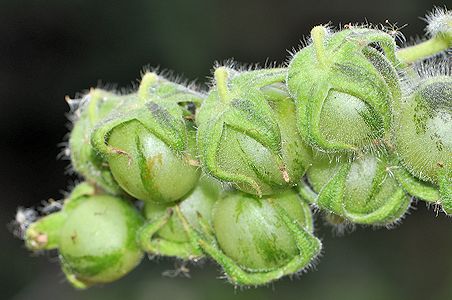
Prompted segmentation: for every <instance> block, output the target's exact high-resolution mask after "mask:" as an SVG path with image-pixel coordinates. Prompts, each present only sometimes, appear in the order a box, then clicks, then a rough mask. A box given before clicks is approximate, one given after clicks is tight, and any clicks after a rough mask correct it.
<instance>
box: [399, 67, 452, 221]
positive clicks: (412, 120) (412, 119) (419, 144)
mask: <svg viewBox="0 0 452 300" xmlns="http://www.w3.org/2000/svg"><path fill="white" fill-rule="evenodd" d="M439 65H440V68H439V69H443V70H445V71H446V72H445V73H449V72H450V70H452V68H451V60H448V61H447V62H446V63H445V64H444V65H442V64H439ZM430 67H431V68H433V69H435V68H438V67H437V66H436V67H435V66H430ZM430 72H431V71H430ZM409 84H411V85H412V86H411V87H409V88H408V91H407V92H406V95H405V96H404V98H403V99H402V101H400V102H399V103H397V105H395V109H394V110H395V126H394V140H395V141H394V143H395V148H396V152H397V154H398V155H399V157H400V159H401V161H402V163H403V165H404V166H405V167H406V168H407V169H408V170H409V171H410V172H411V173H412V174H413V175H414V176H416V177H417V178H419V179H421V180H424V181H428V182H431V183H433V184H434V185H436V186H438V187H439V189H440V192H441V198H442V199H441V203H442V206H443V209H444V210H445V211H446V212H447V213H448V214H452V76H450V75H443V76H441V75H439V74H438V76H431V77H428V76H427V78H423V79H420V80H419V82H416V83H412V82H411V83H409Z"/></svg>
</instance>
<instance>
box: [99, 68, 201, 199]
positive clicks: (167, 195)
mask: <svg viewBox="0 0 452 300" xmlns="http://www.w3.org/2000/svg"><path fill="white" fill-rule="evenodd" d="M203 97H204V96H203V95H202V94H200V93H197V92H195V91H192V90H190V89H188V88H186V87H184V86H182V85H179V84H176V83H173V82H170V81H168V80H166V79H164V78H162V77H159V76H157V75H156V74H154V73H147V74H145V75H144V76H143V79H142V82H141V84H140V88H139V90H138V100H139V101H138V102H137V103H136V104H135V105H132V106H130V105H125V106H123V107H120V108H118V109H116V110H115V111H114V112H113V113H112V114H111V115H110V116H109V117H108V118H107V119H106V120H104V121H103V122H102V123H100V124H98V126H96V128H95V129H94V131H93V133H92V135H91V143H92V145H93V147H94V149H95V150H96V151H98V153H99V154H100V155H102V156H103V157H104V158H105V160H106V161H107V162H108V165H109V168H110V170H111V172H112V174H113V176H114V178H115V180H116V181H117V182H118V184H119V185H120V186H121V188H123V189H124V190H125V191H126V192H127V193H129V194H130V195H132V196H133V197H135V198H137V199H140V200H143V201H146V202H149V201H152V202H156V203H169V202H174V201H177V200H179V199H181V198H183V197H184V196H185V195H186V194H187V193H188V192H190V190H192V189H193V187H194V186H195V185H196V182H197V180H198V177H199V174H200V172H199V170H198V167H197V165H198V162H197V161H196V160H195V158H196V140H195V139H196V137H195V135H196V133H195V129H194V124H193V122H192V121H191V119H192V118H193V112H191V111H190V110H189V109H188V108H187V107H189V104H190V103H200V102H201V101H202V100H203Z"/></svg>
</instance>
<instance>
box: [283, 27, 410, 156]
mask: <svg viewBox="0 0 452 300" xmlns="http://www.w3.org/2000/svg"><path fill="white" fill-rule="evenodd" d="M311 37H312V44H310V45H308V46H306V47H305V48H303V49H301V50H300V51H299V52H298V53H296V54H295V55H294V57H293V58H292V60H291V62H290V65H289V68H288V77H287V84H288V88H289V91H290V93H291V95H292V96H293V97H294V99H295V103H296V107H297V125H298V129H299V131H300V133H301V135H302V136H303V138H304V139H305V140H306V141H307V142H308V143H309V144H310V145H311V146H313V147H315V148H317V149H319V150H321V151H323V152H338V151H358V150H363V149H375V148H377V149H378V148H380V146H381V145H382V144H384V143H385V138H386V135H387V134H388V133H389V132H390V128H391V120H392V112H391V104H392V102H393V101H394V99H396V98H400V93H401V91H400V85H399V80H398V76H397V73H396V70H395V68H394V66H395V65H397V63H398V62H397V59H396V57H395V42H394V38H393V37H391V36H390V35H388V34H386V33H384V32H382V31H379V30H375V29H368V28H351V29H345V30H342V31H339V32H337V33H329V32H328V30H327V29H326V28H325V27H322V26H317V27H315V28H314V29H312V31H311ZM373 46H377V48H378V49H381V50H382V53H381V52H379V51H378V50H377V49H375V48H374V47H373Z"/></svg>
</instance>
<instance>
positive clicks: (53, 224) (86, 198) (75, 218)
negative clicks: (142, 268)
mask: <svg viewBox="0 0 452 300" xmlns="http://www.w3.org/2000/svg"><path fill="white" fill-rule="evenodd" d="M142 224H143V218H142V217H141V215H140V214H139V213H138V211H137V210H136V209H135V208H134V207H133V206H132V205H131V204H130V203H128V202H127V201H124V200H122V199H120V198H117V197H113V196H108V195H102V194H97V195H96V194H94V190H92V189H91V190H90V187H89V186H88V185H86V184H83V185H82V186H80V187H79V188H77V189H76V190H74V192H73V193H72V194H71V195H70V196H69V198H68V199H66V200H65V203H64V206H63V208H62V210H61V211H59V212H55V213H52V214H50V215H48V216H46V217H44V218H42V219H40V220H38V221H37V222H36V223H34V224H32V225H30V227H29V228H28V229H27V232H26V235H25V239H26V245H27V246H28V247H29V248H30V249H32V250H39V249H54V248H57V249H58V251H59V254H60V260H61V265H62V269H63V271H64V272H65V274H66V276H67V279H68V280H69V281H70V282H71V283H72V284H73V285H74V286H75V287H77V288H86V287H88V286H90V285H93V284H98V283H107V282H112V281H115V280H117V279H119V278H121V277H123V276H124V275H126V274H127V273H129V272H130V271H131V270H132V269H134V268H135V266H136V265H138V263H139V262H140V261H141V259H142V257H143V251H141V249H140V248H139V246H138V243H137V241H136V233H137V230H138V229H139V228H140V227H141V226H142Z"/></svg>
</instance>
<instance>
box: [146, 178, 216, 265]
mask: <svg viewBox="0 0 452 300" xmlns="http://www.w3.org/2000/svg"><path fill="white" fill-rule="evenodd" d="M220 190H221V189H220V185H219V184H218V182H216V181H214V180H213V179H211V178H207V177H202V178H201V179H200V180H199V181H198V185H197V186H196V187H195V189H194V190H193V191H192V192H191V193H190V194H189V195H188V196H187V197H185V198H184V199H182V200H181V201H180V202H179V203H178V204H177V206H178V207H179V209H180V212H181V213H182V215H183V216H184V218H185V219H186V220H187V222H188V224H189V225H190V226H191V227H192V228H193V229H196V230H201V224H200V223H199V218H200V217H202V218H203V219H204V220H206V222H207V223H208V224H209V226H211V225H210V224H211V219H212V214H211V212H212V206H213V204H214V203H215V201H216V200H217V199H218V198H219V195H220ZM174 207H175V206H174V204H166V203H161V204H158V203H152V202H147V203H145V206H144V215H145V217H146V219H147V222H146V224H145V225H144V226H143V227H142V228H141V230H140V239H141V244H142V249H143V250H145V251H146V252H148V253H149V254H154V255H164V256H176V257H178V258H181V259H193V258H195V257H200V256H202V255H203V253H202V252H201V251H199V250H198V248H197V247H193V246H192V244H191V242H190V239H189V236H188V234H187V232H186V230H185V229H184V226H183V224H182V222H181V219H180V218H179V216H177V215H175V214H173V212H174Z"/></svg>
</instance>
